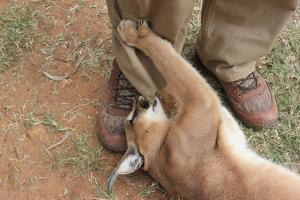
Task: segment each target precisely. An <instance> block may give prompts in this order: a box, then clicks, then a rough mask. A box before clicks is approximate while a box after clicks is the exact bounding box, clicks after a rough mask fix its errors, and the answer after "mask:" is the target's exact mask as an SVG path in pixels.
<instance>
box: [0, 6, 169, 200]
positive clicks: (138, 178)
mask: <svg viewBox="0 0 300 200" xmlns="http://www.w3.org/2000/svg"><path fill="white" fill-rule="evenodd" d="M22 2H25V3H31V4H33V5H35V6H36V7H37V8H39V9H41V10H40V11H41V13H45V12H47V16H46V17H45V19H44V22H43V23H45V24H50V26H49V27H48V29H47V30H48V32H47V33H48V34H49V37H50V41H52V40H53V41H54V39H55V38H56V37H58V36H59V35H68V34H69V33H71V32H72V33H76V34H77V35H78V37H79V38H80V39H82V38H86V37H95V36H97V37H98V39H99V40H102V41H104V43H105V47H106V48H108V51H107V52H108V54H109V55H106V56H107V57H106V59H105V60H104V61H102V62H101V66H98V68H100V70H95V71H93V70H91V69H89V68H88V67H86V68H79V70H78V71H77V73H75V74H74V75H72V76H71V77H70V78H69V79H68V81H53V80H49V79H47V78H46V77H45V76H44V74H43V73H42V72H43V69H42V68H41V65H42V63H44V62H45V60H46V59H48V58H47V57H46V56H45V54H43V53H41V49H42V48H43V44H42V43H41V42H39V41H37V42H36V43H35V45H34V49H33V51H32V52H30V53H28V54H27V55H26V56H24V58H22V59H20V61H19V62H18V63H17V64H16V65H15V66H14V67H12V68H11V69H9V70H7V71H6V72H4V73H2V74H0V196H1V199H8V200H9V199H11V200H12V199H19V200H22V199H47V200H48V199H49V200H51V199H71V200H79V199H110V198H109V197H104V196H101V195H100V194H99V192H98V193H97V190H96V187H97V185H96V184H95V180H96V181H97V182H99V184H100V185H102V186H103V187H105V186H106V180H107V178H108V176H109V175H110V173H111V171H112V169H113V168H114V167H115V166H116V164H117V162H118V160H119V159H120V158H121V154H116V153H112V152H109V151H107V150H105V149H104V150H102V153H101V155H100V156H101V159H100V161H99V162H100V166H102V168H101V169H100V170H93V171H87V172H84V173H83V174H78V173H76V172H74V169H73V167H72V166H64V167H62V168H59V167H51V166H55V163H56V162H57V159H58V157H59V155H60V153H61V152H65V151H66V150H67V153H72V151H75V150H74V147H72V145H73V140H74V138H76V137H78V135H79V134H80V133H85V134H87V137H88V141H89V145H91V146H96V145H98V143H99V141H98V139H97V136H96V133H95V124H96V114H97V112H99V110H100V107H99V103H101V101H99V99H100V97H101V96H102V94H103V91H104V88H105V85H106V82H107V77H108V73H107V72H109V70H110V64H111V54H110V49H109V48H110V23H109V18H108V15H107V10H106V5H105V1H104V0H92V1H78V0H77V1H76V0H70V1H63V0H58V1H55V2H54V1H53V2H52V1H51V0H45V1H38V0H32V1H22ZM11 3H12V1H8V0H4V1H3V0H1V1H0V9H1V8H3V7H4V6H8V4H11ZM15 3H16V4H20V1H17V2H15ZM77 5H80V6H81V7H80V10H79V11H77V12H74V13H73V14H70V9H72V8H75V7H76V6H77ZM70 15H71V17H72V24H71V25H69V26H66V24H67V22H68V20H69V19H68V16H70ZM43 23H41V24H42V25H39V26H38V27H37V32H38V33H40V34H41V35H43V34H44V33H45V32H44V28H43V26H44V27H45V25H44V24H43ZM41 37H42V36H41ZM51 66H52V68H51V70H50V71H51V72H53V73H55V72H61V71H65V70H66V69H69V68H73V67H74V63H72V62H61V61H53V62H52V65H51ZM70 109H71V110H72V111H73V112H74V113H75V114H74V115H72V117H67V116H66V115H64V114H66V112H68V111H69V110H70ZM30 112H32V113H33V116H35V117H40V116H42V114H43V113H45V112H49V113H52V114H53V115H54V116H55V117H56V118H57V121H58V122H59V123H60V124H62V125H63V126H66V127H71V128H74V131H73V132H72V135H71V136H70V137H69V138H68V139H67V140H66V141H65V142H64V143H63V144H62V145H59V146H57V147H55V148H53V149H51V150H49V151H50V154H47V153H46V152H45V151H44V149H45V148H47V147H49V146H51V145H52V144H54V143H56V142H58V141H60V140H61V139H62V138H63V136H64V133H63V132H62V133H54V132H53V131H51V129H50V128H49V127H46V126H33V127H27V126H25V125H24V119H25V118H26V116H28V114H29V113H30ZM36 133H37V134H36ZM29 136H30V137H29ZM152 182H154V181H153V180H152V179H151V178H150V177H149V176H147V175H146V174H145V173H143V172H137V173H135V174H133V175H130V176H127V177H124V178H120V179H118V181H117V183H116V185H115V188H114V190H115V192H116V193H117V198H116V199H168V197H167V196H166V195H165V194H163V193H162V192H159V191H155V192H153V193H151V194H149V195H146V196H142V195H141V192H142V191H144V190H146V189H147V188H149V186H150V185H151V183H152Z"/></svg>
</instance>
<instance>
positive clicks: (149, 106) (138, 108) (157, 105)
mask: <svg viewBox="0 0 300 200" xmlns="http://www.w3.org/2000/svg"><path fill="white" fill-rule="evenodd" d="M167 121H168V119H167V116H166V114H165V112H164V109H163V107H162V105H161V102H160V100H159V99H158V98H156V99H155V101H154V103H150V101H148V100H147V99H145V98H144V97H142V96H140V97H139V98H138V100H137V101H136V102H135V103H134V105H133V109H132V111H131V112H130V113H129V115H128V116H127V118H126V119H125V121H124V127H125V132H126V139H127V151H126V153H125V154H124V156H123V158H122V159H121V161H120V162H119V164H118V166H117V167H116V168H115V169H114V171H113V173H112V175H111V176H110V178H109V180H108V190H109V191H111V190H112V186H113V183H114V182H115V180H116V178H117V176H118V175H120V174H130V173H132V172H134V171H136V170H137V169H138V168H140V167H141V166H143V167H144V170H147V169H148V167H149V164H150V162H151V157H152V156H153V152H154V151H155V149H156V148H157V146H156V144H157V143H158V142H159V141H157V140H159V137H157V136H158V135H157V134H160V133H159V131H160V128H159V127H160V126H161V125H162V124H164V123H167Z"/></svg>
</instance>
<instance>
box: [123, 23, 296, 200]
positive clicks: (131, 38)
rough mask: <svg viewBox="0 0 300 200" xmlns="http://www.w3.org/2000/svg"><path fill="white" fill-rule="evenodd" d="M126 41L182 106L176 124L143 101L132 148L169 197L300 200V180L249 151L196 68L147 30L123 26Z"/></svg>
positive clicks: (129, 133)
mask: <svg viewBox="0 0 300 200" xmlns="http://www.w3.org/2000/svg"><path fill="white" fill-rule="evenodd" d="M118 31H119V34H120V36H121V38H122V39H123V40H124V41H125V42H126V43H127V44H128V45H130V46H133V47H136V48H138V49H140V50H141V51H143V52H144V53H145V54H146V55H147V56H149V58H150V59H151V60H152V61H153V62H154V64H155V66H156V67H157V68H158V70H159V71H160V72H161V73H162V74H163V76H164V77H165V79H166V80H167V83H168V91H169V92H171V93H172V95H173V96H174V97H176V100H177V102H178V105H179V110H178V113H177V115H176V117H175V119H172V120H170V119H168V118H166V117H165V115H164V114H162V112H163V110H162V109H161V108H160V102H159V100H158V104H159V105H158V106H156V107H155V106H154V105H151V106H150V108H148V109H142V108H141V107H142V106H141V105H139V101H145V100H143V99H140V100H139V101H138V103H137V105H136V106H135V108H134V109H133V111H132V113H131V114H130V115H129V117H128V120H130V119H131V118H132V115H133V112H134V111H137V116H136V118H135V119H134V123H133V124H130V123H128V120H127V123H125V126H126V129H127V130H129V129H130V130H131V131H127V140H128V143H129V144H131V145H133V146H137V148H138V149H139V152H140V153H141V154H142V155H143V156H144V170H145V171H148V172H149V173H150V175H151V176H152V177H153V178H154V179H156V180H157V181H158V182H159V183H160V184H161V185H162V186H163V187H164V188H165V189H166V190H167V191H168V192H169V193H170V194H171V195H172V196H175V197H182V198H184V199H193V200H194V199H205V200H213V199H214V200H219V199H224V200H238V199H241V200H250V199H251V200H299V199H300V178H299V176H298V175H296V174H295V173H293V172H291V171H289V170H287V169H285V168H283V167H281V166H278V165H275V164H273V163H271V162H269V161H266V160H264V159H263V158H260V157H258V156H257V155H256V154H255V153H253V152H252V151H250V150H249V149H248V148H247V144H246V140H245V138H244V134H243V132H242V131H241V129H240V128H239V127H238V125H237V123H236V121H235V120H234V118H233V117H232V115H231V114H230V113H229V112H228V111H227V110H226V108H224V107H223V106H222V105H221V102H220V100H219V98H218V96H217V95H216V93H215V92H214V91H213V89H212V88H211V87H210V86H209V85H208V84H207V82H206V81H205V80H204V78H203V77H201V76H200V75H199V74H198V73H197V72H196V71H195V70H194V69H193V67H192V66H191V65H190V64H189V63H187V62H186V61H185V60H184V59H183V58H182V57H181V56H180V55H179V54H178V53H176V51H175V50H174V49H173V47H172V46H171V44H170V43H169V42H167V41H166V40H163V39H161V38H160V37H158V36H157V35H155V34H154V33H153V32H152V31H151V30H150V29H149V27H148V25H147V24H146V23H145V22H142V23H139V25H137V24H136V23H134V22H131V21H122V22H121V24H120V25H119V28H118Z"/></svg>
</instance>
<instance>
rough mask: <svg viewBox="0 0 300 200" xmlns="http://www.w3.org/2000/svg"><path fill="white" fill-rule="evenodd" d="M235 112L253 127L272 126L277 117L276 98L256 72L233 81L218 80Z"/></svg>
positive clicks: (246, 123)
mask: <svg viewBox="0 0 300 200" xmlns="http://www.w3.org/2000/svg"><path fill="white" fill-rule="evenodd" d="M220 83H221V85H222V86H223V88H224V90H225V93H226V95H227V97H228V99H229V102H230V104H231V107H232V109H233V111H234V112H235V114H236V115H237V116H238V117H239V119H241V120H242V121H243V123H244V124H245V125H247V126H248V127H251V128H254V129H262V128H266V127H270V126H272V125H273V124H274V123H275V122H276V121H277V119H278V110H277V104H276V100H275V98H274V96H273V94H272V92H271V89H270V87H269V85H268V84H267V83H266V81H265V80H264V79H263V78H262V77H261V75H260V74H259V73H257V72H252V73H251V74H249V75H248V76H247V77H246V78H244V79H240V80H237V81H234V82H224V81H221V80H220Z"/></svg>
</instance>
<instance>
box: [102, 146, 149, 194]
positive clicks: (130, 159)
mask: <svg viewBox="0 0 300 200" xmlns="http://www.w3.org/2000/svg"><path fill="white" fill-rule="evenodd" d="M143 163H144V159H143V156H142V155H141V154H140V153H139V152H138V150H136V149H135V148H131V147H129V148H128V150H127V151H126V153H125V154H124V156H123V158H122V159H121V161H120V162H119V164H118V166H117V167H116V168H115V169H114V171H113V172H112V174H111V176H110V177H109V179H108V191H110V192H111V191H112V187H113V184H114V182H115V181H116V179H117V177H118V176H119V175H120V174H121V175H123V174H130V173H133V172H135V171H136V170H137V169H138V168H140V167H141V166H142V164H143Z"/></svg>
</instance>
